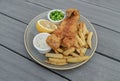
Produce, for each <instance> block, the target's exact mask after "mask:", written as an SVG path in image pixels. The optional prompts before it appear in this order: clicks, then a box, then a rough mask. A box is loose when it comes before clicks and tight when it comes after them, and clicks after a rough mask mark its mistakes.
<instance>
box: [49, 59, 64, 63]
mask: <svg viewBox="0 0 120 81" xmlns="http://www.w3.org/2000/svg"><path fill="white" fill-rule="evenodd" d="M49 61H51V62H56V63H65V62H66V59H58V58H49Z"/></svg>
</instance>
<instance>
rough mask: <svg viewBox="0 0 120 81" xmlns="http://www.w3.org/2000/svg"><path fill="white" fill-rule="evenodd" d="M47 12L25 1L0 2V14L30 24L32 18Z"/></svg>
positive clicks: (5, 0) (8, 0) (7, 0)
mask: <svg viewBox="0 0 120 81" xmlns="http://www.w3.org/2000/svg"><path fill="white" fill-rule="evenodd" d="M47 10H48V9H46V8H44V7H40V6H36V5H34V4H31V3H28V2H25V1H24V0H1V2H0V12H2V13H4V14H7V15H9V16H11V17H13V18H16V19H18V20H20V21H23V22H25V23H28V22H30V20H32V18H34V17H35V16H37V15H39V14H40V13H42V12H44V11H47Z"/></svg>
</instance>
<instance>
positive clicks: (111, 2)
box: [80, 0, 120, 13]
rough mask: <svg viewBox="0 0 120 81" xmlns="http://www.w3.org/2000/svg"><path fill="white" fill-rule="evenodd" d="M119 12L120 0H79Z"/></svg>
mask: <svg viewBox="0 0 120 81" xmlns="http://www.w3.org/2000/svg"><path fill="white" fill-rule="evenodd" d="M80 1H84V2H87V3H90V4H93V5H97V6H100V7H103V8H107V9H110V10H113V11H115V12H119V13H120V0H80Z"/></svg>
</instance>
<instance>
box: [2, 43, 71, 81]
mask: <svg viewBox="0 0 120 81" xmlns="http://www.w3.org/2000/svg"><path fill="white" fill-rule="evenodd" d="M0 46H2V47H4V48H6V49H8V50H10V51H12V52H14V53H15V54H17V55H19V56H21V57H23V58H25V59H27V60H29V61H31V62H34V63H36V64H37V65H40V64H38V63H37V62H35V61H34V60H31V59H29V58H27V57H25V56H24V55H22V54H20V53H19V52H16V51H14V50H12V49H11V48H8V47H7V46H5V45H3V44H0ZM40 66H41V67H43V68H45V69H47V70H49V71H50V72H52V73H54V74H56V75H58V76H60V77H62V78H64V79H66V80H68V81H71V80H70V79H69V78H67V77H65V76H63V75H61V74H59V73H57V72H55V71H53V70H51V69H49V68H46V67H44V66H42V65H40Z"/></svg>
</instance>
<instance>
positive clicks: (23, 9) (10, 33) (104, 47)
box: [0, 0, 120, 81]
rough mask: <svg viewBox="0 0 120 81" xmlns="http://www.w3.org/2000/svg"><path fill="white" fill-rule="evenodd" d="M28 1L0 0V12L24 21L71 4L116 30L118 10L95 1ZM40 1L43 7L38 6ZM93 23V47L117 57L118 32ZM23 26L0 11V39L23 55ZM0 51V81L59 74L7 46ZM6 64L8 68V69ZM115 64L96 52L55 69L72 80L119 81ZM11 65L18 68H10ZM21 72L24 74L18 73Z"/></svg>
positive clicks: (94, 20)
mask: <svg viewBox="0 0 120 81" xmlns="http://www.w3.org/2000/svg"><path fill="white" fill-rule="evenodd" d="M29 1H30V2H25V1H23V0H22V1H20V0H16V1H14V0H11V1H9V0H1V1H0V12H2V13H5V14H7V15H9V16H11V17H14V18H16V19H18V20H21V21H23V22H25V23H28V22H29V21H30V20H31V19H32V18H33V17H35V16H36V15H38V14H39V13H42V12H44V11H46V10H48V8H51V9H53V8H69V7H75V8H78V9H79V10H80V11H81V14H83V15H85V16H86V17H87V18H88V19H89V20H90V21H92V22H93V23H96V24H99V25H102V26H105V27H106V28H110V29H113V30H115V31H118V32H120V28H119V21H118V20H119V18H120V15H119V13H116V12H113V11H111V10H109V9H104V8H101V7H98V6H95V5H91V4H87V3H85V2H80V1H76V0H75V1H73V0H71V1H69V3H67V1H68V0H65V1H55V0H52V1H48V0H46V1H45V0H29ZM34 3H35V4H34ZM58 3H59V4H58ZM36 4H38V5H36ZM41 5H42V6H44V7H42V6H41ZM61 5H62V6H61ZM45 7H48V8H45ZM39 10H40V11H39ZM94 11H95V12H94ZM113 21H116V22H113ZM94 26H95V28H96V30H97V32H98V37H99V44H98V48H97V51H98V52H101V53H104V54H105V55H108V56H111V57H114V58H117V59H119V58H120V55H119V52H120V51H119V48H120V45H119V44H120V43H119V41H120V39H119V33H116V32H114V31H111V30H108V29H106V28H102V27H101V26H97V25H94ZM25 28H26V24H23V23H21V22H19V21H16V20H14V19H11V18H8V17H5V16H3V15H0V43H1V44H3V45H5V46H7V47H8V48H10V49H12V50H14V51H17V52H19V53H20V54H22V55H23V56H25V57H27V58H29V56H28V54H27V52H26V50H25V48H24V43H23V33H24V30H25ZM9 52H10V53H9ZM3 53H4V54H3ZM0 54H2V55H1V56H0V60H1V61H0V63H1V64H0V67H1V68H0V74H1V73H2V74H4V75H0V80H2V81H9V80H8V79H10V81H11V79H12V81H16V80H17V79H18V80H17V81H21V80H22V81H23V80H25V81H26V80H27V81H33V80H34V81H38V79H40V78H41V79H42V81H44V80H45V81H53V80H54V79H55V80H57V81H58V78H56V77H59V76H57V75H55V74H53V73H52V74H51V73H49V72H48V71H46V69H44V68H42V67H40V66H39V65H36V64H34V63H33V62H30V61H28V60H27V59H25V58H23V57H21V56H19V55H17V54H15V53H13V52H11V51H9V50H6V49H5V48H3V47H0ZM6 58H7V59H6ZM13 58H14V59H13ZM1 65H2V66H1ZM22 65H23V66H22ZM4 66H6V67H4ZM9 67H10V70H9V69H8V68H9ZM21 68H22V69H21ZM27 68H29V69H27ZM32 68H33V69H32ZM119 68H120V63H119V62H117V61H113V60H111V59H109V58H106V57H104V56H101V55H99V54H97V53H96V54H95V55H94V57H93V58H92V59H91V60H90V61H89V62H88V63H87V64H85V65H83V66H82V67H79V68H77V69H73V70H68V71H56V72H57V73H59V74H62V75H63V76H66V77H68V78H70V79H71V80H73V81H88V80H89V81H96V80H99V81H119V80H120V77H119V76H120V70H119ZM13 69H14V70H17V71H19V72H14V70H13ZM39 69H40V70H39ZM34 70H35V71H34ZM37 71H38V72H37ZM7 73H8V74H7ZM11 73H12V74H13V75H11V76H9V77H8V79H7V78H5V77H6V76H8V75H9V74H11ZM17 73H20V74H17ZM32 73H33V74H32ZM36 73H38V74H36ZM44 73H45V74H44ZM46 73H47V74H50V75H53V77H51V78H53V79H49V77H47V78H45V77H44V76H43V75H46ZM6 74H7V75H6ZM15 74H17V75H18V76H17V78H15V79H14V80H13V78H12V77H13V76H16V75H15ZM22 74H23V75H25V76H22ZM27 74H28V75H27ZM41 74H42V75H41ZM25 77H29V78H27V79H26V78H25ZM41 79H40V80H41ZM59 79H61V78H59ZM61 80H62V79H61Z"/></svg>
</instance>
